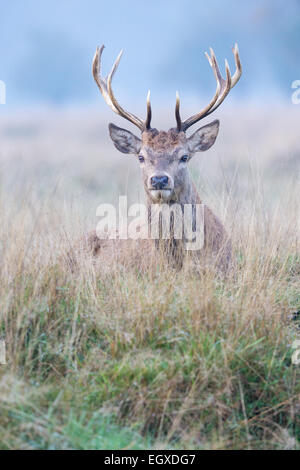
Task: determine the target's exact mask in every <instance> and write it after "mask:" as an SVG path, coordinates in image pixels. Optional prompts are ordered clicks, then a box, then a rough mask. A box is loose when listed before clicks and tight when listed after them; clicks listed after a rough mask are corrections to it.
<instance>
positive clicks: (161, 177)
mask: <svg viewBox="0 0 300 470" xmlns="http://www.w3.org/2000/svg"><path fill="white" fill-rule="evenodd" d="M103 49H104V46H102V47H101V48H99V47H97V50H96V54H95V57H94V60H93V76H94V79H95V81H96V83H97V85H98V87H99V89H100V92H101V94H102V96H103V98H104V100H105V101H106V103H107V104H108V106H109V107H110V108H111V109H112V110H113V111H114V112H115V113H116V114H119V115H120V116H122V117H123V118H125V119H127V120H128V121H130V122H131V123H132V124H134V125H135V126H137V127H138V128H139V129H140V131H141V137H136V136H135V135H134V134H133V133H132V132H130V131H128V130H126V129H121V128H120V127H117V126H115V125H114V124H109V132H110V136H111V139H112V140H113V142H114V145H115V146H116V148H117V149H118V150H119V151H120V152H122V153H126V154H134V155H136V157H137V158H138V160H139V163H140V166H141V169H142V174H143V183H144V188H145V191H146V194H147V196H148V198H149V200H151V201H152V202H169V203H170V202H181V201H186V202H188V201H187V199H189V197H188V193H189V191H190V187H191V184H190V177H189V172H188V167H187V163H188V162H189V160H190V159H191V157H192V156H193V155H194V154H195V153H196V152H203V151H205V150H207V149H209V148H210V147H211V146H212V145H213V144H214V142H215V140H216V138H217V135H218V131H219V121H218V120H215V121H213V122H211V123H210V124H207V125H205V126H204V127H201V128H200V129H198V130H197V131H196V132H194V134H192V135H191V136H190V137H187V135H186V131H187V129H189V127H191V126H192V125H194V124H196V123H197V122H198V121H200V120H201V119H203V118H205V117H206V116H209V115H210V114H211V113H213V112H214V111H215V110H216V109H217V108H218V107H219V106H220V104H221V103H222V102H223V101H224V99H225V98H226V96H227V95H228V93H229V92H230V90H231V88H233V87H234V86H235V85H236V83H237V82H238V80H239V78H240V76H241V73H242V67H241V63H240V58H239V52H238V46H237V44H236V45H235V47H234V48H233V54H234V58H235V65H236V71H235V73H234V75H233V76H231V73H230V69H229V65H228V62H227V60H225V69H226V79H223V77H222V75H221V73H220V69H219V66H218V63H217V60H216V57H215V54H214V51H213V50H212V49H210V55H208V54H207V53H206V56H207V58H208V61H209V64H210V66H211V67H212V69H213V72H214V75H215V79H216V82H217V88H216V92H215V95H214V97H213V98H212V100H211V101H210V103H209V104H208V105H207V106H206V107H205V108H203V109H202V110H201V111H200V112H199V113H197V114H195V115H194V116H191V117H189V118H188V119H186V120H185V121H182V120H181V117H180V110H179V109H180V101H179V96H178V93H177V95H176V107H175V117H176V122H177V126H176V127H175V128H171V129H169V130H168V131H167V132H165V131H158V130H157V129H154V128H152V127H151V114H152V113H151V104H150V92H149V93H148V96H147V115H146V119H145V121H142V120H141V119H139V118H138V117H137V116H135V115H134V114H131V113H129V112H128V111H125V110H124V109H123V108H122V107H121V106H120V104H119V103H118V101H117V100H116V98H115V96H114V93H113V91H112V78H113V76H114V74H115V72H116V70H117V67H118V65H119V62H120V59H121V56H122V52H123V51H121V52H120V54H119V55H118V57H117V60H116V61H115V63H114V65H113V67H112V69H111V72H110V73H109V75H108V76H107V77H106V78H103V77H101V56H102V52H103Z"/></svg>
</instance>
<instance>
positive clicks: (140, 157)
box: [139, 155, 145, 163]
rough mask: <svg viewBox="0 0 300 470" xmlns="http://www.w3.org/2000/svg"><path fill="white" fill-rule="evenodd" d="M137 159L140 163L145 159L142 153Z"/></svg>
mask: <svg viewBox="0 0 300 470" xmlns="http://www.w3.org/2000/svg"><path fill="white" fill-rule="evenodd" d="M139 161H140V162H141V163H143V162H144V161H145V159H144V157H143V155H139Z"/></svg>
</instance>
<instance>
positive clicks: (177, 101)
mask: <svg viewBox="0 0 300 470" xmlns="http://www.w3.org/2000/svg"><path fill="white" fill-rule="evenodd" d="M175 117H176V122H177V130H178V132H180V131H181V129H182V122H181V117H180V98H179V93H178V91H176V106H175Z"/></svg>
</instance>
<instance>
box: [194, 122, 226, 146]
mask: <svg viewBox="0 0 300 470" xmlns="http://www.w3.org/2000/svg"><path fill="white" fill-rule="evenodd" d="M219 125H220V121H218V120H216V121H213V122H211V123H210V124H207V125H206V126H203V127H200V129H198V130H197V131H196V132H195V133H194V134H193V135H191V137H189V138H188V139H187V141H188V146H189V149H190V151H191V152H192V153H194V152H203V151H204V150H208V149H209V148H210V147H211V146H212V145H213V144H214V143H215V140H216V138H217V135H218V132H219Z"/></svg>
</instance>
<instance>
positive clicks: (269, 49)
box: [0, 0, 300, 114]
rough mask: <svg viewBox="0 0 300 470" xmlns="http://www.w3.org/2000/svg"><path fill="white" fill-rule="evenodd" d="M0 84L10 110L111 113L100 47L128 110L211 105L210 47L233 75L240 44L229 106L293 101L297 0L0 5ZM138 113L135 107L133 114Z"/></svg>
mask: <svg viewBox="0 0 300 470" xmlns="http://www.w3.org/2000/svg"><path fill="white" fill-rule="evenodd" d="M0 5H1V7H0V13H1V16H0V35H1V41H0V80H3V81H4V82H5V83H6V87H7V97H6V100H7V105H6V106H0V112H1V114H3V113H5V112H6V111H7V108H8V107H13V108H15V107H22V108H24V107H25V108H26V107H28V106H31V107H36V106H39V105H47V106H55V107H57V106H59V107H68V106H86V105H88V106H89V105H94V106H96V105H97V106H99V107H102V108H103V107H104V106H105V105H104V102H103V101H100V99H101V98H100V95H99V91H98V89H97V87H96V86H95V83H94V81H93V79H92V74H91V62H92V58H93V55H94V52H95V48H96V45H98V44H99V45H101V44H102V43H104V44H105V45H106V48H105V51H104V53H103V69H104V72H105V73H108V71H109V70H110V67H111V65H112V63H113V61H114V60H115V58H116V55H117V54H118V53H119V51H120V49H124V55H123V57H122V61H121V63H120V66H119V70H118V72H117V74H116V76H115V78H114V89H115V92H116V96H117V97H118V98H119V99H120V101H121V102H122V104H123V105H124V106H125V107H126V106H127V107H130V106H129V103H130V100H132V99H134V100H135V101H136V103H135V106H137V107H138V108H141V109H143V108H144V107H145V99H146V93H147V91H148V89H151V96H152V103H153V105H154V106H155V105H158V104H159V103H161V102H162V101H163V102H166V103H168V104H169V105H170V106H172V109H173V106H174V103H175V91H176V90H179V92H180V95H181V99H182V102H183V103H184V102H185V101H186V102H188V101H189V100H190V99H193V97H199V100H200V99H201V98H203V99H206V101H207V99H209V98H210V96H211V95H212V94H213V93H214V91H215V80H214V77H213V74H212V71H211V69H210V67H209V65H208V62H207V59H206V57H205V55H204V52H205V51H206V50H208V48H209V46H212V47H213V48H214V50H215V53H216V56H217V58H218V60H219V64H220V66H221V68H222V70H223V71H224V58H225V57H227V59H228V60H229V63H230V65H231V70H232V73H233V72H234V61H233V56H232V53H231V47H232V45H233V44H234V43H235V42H236V41H237V42H238V44H239V48H240V55H241V59H242V64H243V76H242V79H241V80H240V82H239V84H238V86H237V87H236V89H235V90H234V92H232V93H231V95H230V98H229V100H227V101H231V100H237V99H240V98H242V99H243V100H246V99H248V100H253V101H257V102H259V101H262V100H263V102H264V103H266V102H268V101H270V100H276V102H279V101H286V100H288V102H290V97H291V93H292V91H291V84H292V82H293V81H294V80H296V79H299V78H300V65H299V58H300V0H289V1H288V2H286V1H284V0H251V1H246V2H245V1H244V2H241V1H238V0H226V1H221V0H210V1H209V2H207V1H195V0H194V1H192V0H186V1H184V2H182V1H179V0H164V1H158V0H152V1H151V2H149V1H147V2H146V1H137V0H128V1H121V0H114V1H111V2H104V1H102V0H87V1H82V0H72V1H71V0H51V1H48V0H43V1H42V2H40V1H37V0H27V1H26V2H24V1H23V0H14V1H12V2H6V1H3V0H1V2H0ZM131 111H132V112H134V109H131Z"/></svg>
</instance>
